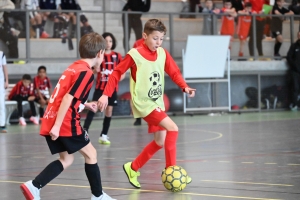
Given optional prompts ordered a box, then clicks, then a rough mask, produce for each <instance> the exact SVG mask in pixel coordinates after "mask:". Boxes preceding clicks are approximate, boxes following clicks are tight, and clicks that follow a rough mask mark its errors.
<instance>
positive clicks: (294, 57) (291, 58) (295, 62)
mask: <svg viewBox="0 0 300 200" xmlns="http://www.w3.org/2000/svg"><path fill="white" fill-rule="evenodd" d="M286 59H287V61H288V63H289V66H290V69H291V70H292V71H295V72H298V73H300V39H298V40H297V42H295V43H294V44H292V45H291V47H290V49H289V51H288V54H287V57H286Z"/></svg>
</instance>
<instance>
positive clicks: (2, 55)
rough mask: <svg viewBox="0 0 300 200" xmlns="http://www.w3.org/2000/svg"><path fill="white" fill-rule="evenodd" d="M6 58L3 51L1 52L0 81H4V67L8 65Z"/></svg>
mask: <svg viewBox="0 0 300 200" xmlns="http://www.w3.org/2000/svg"><path fill="white" fill-rule="evenodd" d="M6 64H7V63H6V57H5V54H4V53H3V51H0V79H4V73H3V65H6Z"/></svg>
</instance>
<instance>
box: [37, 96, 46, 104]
mask: <svg viewBox="0 0 300 200" xmlns="http://www.w3.org/2000/svg"><path fill="white" fill-rule="evenodd" d="M43 97H44V99H45V100H46V101H47V100H48V98H47V97H45V96H43ZM40 100H41V98H40V97H35V99H34V101H35V102H36V103H40V102H39V101H40Z"/></svg>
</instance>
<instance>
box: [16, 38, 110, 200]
mask: <svg viewBox="0 0 300 200" xmlns="http://www.w3.org/2000/svg"><path fill="white" fill-rule="evenodd" d="M104 49H105V41H104V39H103V38H102V36H101V35H99V34H98V33H90V34H86V35H84V36H83V37H82V38H81V39H80V42H79V53H80V57H81V59H80V60H77V61H75V62H74V63H73V64H72V65H70V66H69V67H68V68H67V69H66V70H65V71H64V72H63V73H62V75H61V77H60V78H59V80H58V83H57V84H56V87H55V89H54V91H53V93H52V95H51V97H50V99H49V104H48V107H47V110H46V111H45V115H44V117H43V120H42V125H41V130H40V134H41V135H42V136H45V139H46V141H47V144H48V146H49V149H50V151H51V153H52V154H59V159H57V160H55V161H53V162H51V163H50V164H49V165H48V166H47V167H46V168H45V169H44V170H43V171H42V172H41V173H40V174H38V175H37V176H36V177H35V179H34V180H32V181H27V182H26V183H23V184H21V186H20V187H21V190H22V191H23V194H24V196H25V198H26V200H39V199H40V190H41V188H43V187H45V186H46V185H47V184H48V183H49V182H50V181H51V180H53V179H54V178H55V177H57V176H58V175H59V174H60V173H61V172H62V171H63V170H65V169H66V168H68V167H69V166H70V165H71V164H72V163H73V161H74V153H75V152H77V151H78V152H80V153H81V154H82V155H83V157H84V161H85V164H84V168H85V173H86V176H87V179H88V181H89V183H90V188H91V192H92V195H91V200H113V199H112V198H111V197H110V196H108V195H107V194H106V193H104V192H103V190H102V184H101V176H100V170H99V166H98V164H97V151H96V149H95V148H94V146H93V145H92V144H91V142H90V139H89V135H88V134H87V132H86V131H84V130H83V128H82V127H81V125H80V115H79V107H80V105H81V104H84V105H85V108H87V109H89V110H92V111H93V112H96V111H97V105H96V103H95V102H90V103H85V102H86V100H87V98H88V96H89V92H90V89H91V87H92V85H93V83H94V75H93V69H92V68H93V67H94V68H99V65H100V63H101V62H102V60H103V54H104ZM70 196H72V194H70ZM51 198H52V199H61V197H60V196H59V194H57V193H55V192H54V193H53V196H52V197H51ZM70 198H72V197H70Z"/></svg>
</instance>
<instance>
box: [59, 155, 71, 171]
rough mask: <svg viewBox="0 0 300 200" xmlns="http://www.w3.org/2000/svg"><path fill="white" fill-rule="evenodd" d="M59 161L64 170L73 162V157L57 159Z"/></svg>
mask: <svg viewBox="0 0 300 200" xmlns="http://www.w3.org/2000/svg"><path fill="white" fill-rule="evenodd" d="M59 161H60V162H61V164H62V165H63V166H64V169H66V168H68V167H69V166H71V165H72V163H73V161H74V157H73V156H70V157H67V158H66V157H61V158H60V159H59Z"/></svg>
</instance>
